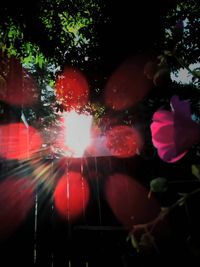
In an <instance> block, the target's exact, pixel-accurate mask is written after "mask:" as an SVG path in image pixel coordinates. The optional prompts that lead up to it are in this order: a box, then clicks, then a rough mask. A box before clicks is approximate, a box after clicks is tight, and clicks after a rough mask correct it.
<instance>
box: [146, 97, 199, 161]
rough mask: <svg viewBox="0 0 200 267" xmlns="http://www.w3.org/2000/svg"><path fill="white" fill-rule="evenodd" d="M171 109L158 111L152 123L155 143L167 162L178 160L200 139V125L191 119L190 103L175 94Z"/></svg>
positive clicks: (159, 153) (160, 154)
mask: <svg viewBox="0 0 200 267" xmlns="http://www.w3.org/2000/svg"><path fill="white" fill-rule="evenodd" d="M171 109H172V111H166V110H159V111H156V112H155V113H154V115H153V122H152V124H151V133H152V141H153V145H154V146H155V147H156V148H157V150H158V155H159V157H160V158H161V159H162V160H163V161H166V162H176V161H178V160H179V159H181V158H182V157H183V156H184V155H185V154H186V153H187V151H188V150H189V149H190V148H191V147H192V146H193V145H194V144H196V143H198V141H199V140H200V125H198V124H197V123H195V122H194V121H193V120H192V119H191V113H190V103H189V102H188V101H181V100H179V98H178V96H173V97H172V98H171Z"/></svg>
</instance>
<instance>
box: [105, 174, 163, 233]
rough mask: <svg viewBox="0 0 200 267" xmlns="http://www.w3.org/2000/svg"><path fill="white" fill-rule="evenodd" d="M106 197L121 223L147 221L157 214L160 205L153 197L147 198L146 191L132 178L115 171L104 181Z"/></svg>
mask: <svg viewBox="0 0 200 267" xmlns="http://www.w3.org/2000/svg"><path fill="white" fill-rule="evenodd" d="M105 193H106V199H107V201H108V203H109V205H110V207H111V209H112V211H113V213H114V215H115V216H116V218H117V219H118V220H119V222H120V223H122V225H124V226H125V227H127V228H130V229H131V228H132V226H133V225H134V224H142V223H147V222H149V221H151V220H153V219H155V217H156V216H157V215H158V213H159V211H160V206H159V204H158V202H157V201H156V199H155V198H153V197H151V198H150V199H149V198H148V191H147V190H146V189H145V188H144V187H143V186H142V185H141V184H140V183H139V182H137V181H136V180H134V179H133V178H131V177H129V176H127V175H124V174H120V173H116V174H113V175H111V176H110V177H109V178H108V180H107V182H106V188H105Z"/></svg>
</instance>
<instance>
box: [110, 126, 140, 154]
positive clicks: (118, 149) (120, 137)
mask: <svg viewBox="0 0 200 267" xmlns="http://www.w3.org/2000/svg"><path fill="white" fill-rule="evenodd" d="M106 146H107V148H108V150H109V151H110V154H111V155H113V156H115V157H119V158H127V157H132V156H134V155H135V154H136V153H137V151H138V149H139V148H140V146H141V138H140V135H139V133H138V131H137V130H136V129H134V128H132V127H129V126H124V125H119V126H115V127H113V128H112V129H110V130H109V131H108V132H107V133H106Z"/></svg>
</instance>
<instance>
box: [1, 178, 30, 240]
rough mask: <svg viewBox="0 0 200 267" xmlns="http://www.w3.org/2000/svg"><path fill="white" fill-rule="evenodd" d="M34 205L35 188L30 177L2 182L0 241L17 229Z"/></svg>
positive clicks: (8, 179) (7, 179)
mask: <svg viewBox="0 0 200 267" xmlns="http://www.w3.org/2000/svg"><path fill="white" fill-rule="evenodd" d="M33 204H34V187H33V185H32V184H31V183H30V180H29V177H24V178H19V179H17V178H14V177H9V178H6V180H3V181H1V182H0V239H4V238H7V237H9V236H10V235H11V234H12V233H13V232H14V231H15V230H16V229H17V227H18V226H19V225H20V224H21V223H22V222H23V221H24V220H25V219H26V216H27V213H28V212H29V211H30V209H31V207H32V206H33Z"/></svg>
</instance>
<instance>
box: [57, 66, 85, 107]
mask: <svg viewBox="0 0 200 267" xmlns="http://www.w3.org/2000/svg"><path fill="white" fill-rule="evenodd" d="M55 89H56V96H57V99H58V100H59V101H60V102H61V104H62V106H63V108H64V109H65V110H67V111H71V110H72V109H80V108H82V107H84V106H85V105H86V104H87V103H88V97H89V88H88V82H87V80H86V78H85V77H84V75H83V74H82V73H81V72H80V71H79V70H77V69H74V68H66V69H65V70H64V72H63V74H62V75H60V76H59V77H58V79H57V81H56V86H55Z"/></svg>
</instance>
